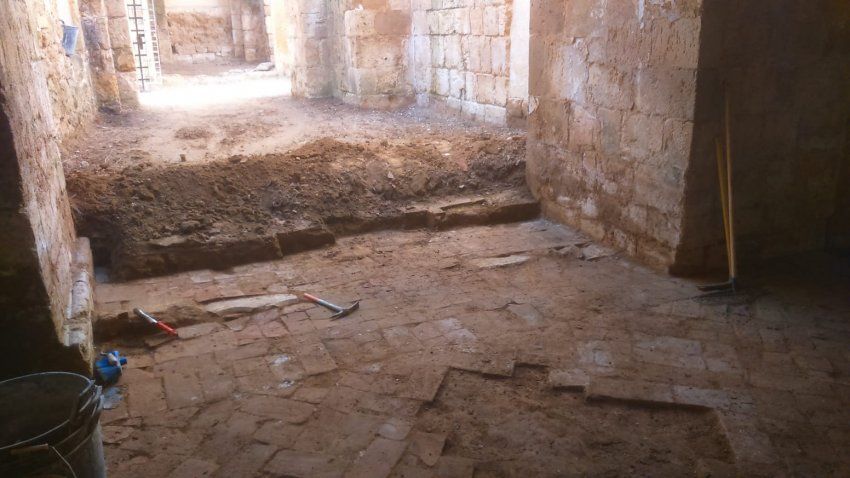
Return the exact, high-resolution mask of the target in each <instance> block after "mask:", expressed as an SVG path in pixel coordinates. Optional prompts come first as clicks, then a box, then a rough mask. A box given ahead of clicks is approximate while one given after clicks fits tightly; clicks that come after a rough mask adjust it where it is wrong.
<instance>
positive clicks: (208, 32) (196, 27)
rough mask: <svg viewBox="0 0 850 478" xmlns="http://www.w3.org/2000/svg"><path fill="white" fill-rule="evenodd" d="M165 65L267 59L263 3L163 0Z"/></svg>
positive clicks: (248, 0) (258, 1)
mask: <svg viewBox="0 0 850 478" xmlns="http://www.w3.org/2000/svg"><path fill="white" fill-rule="evenodd" d="M162 6H163V7H164V15H165V18H166V19H167V23H166V25H165V26H163V25H162V24H160V25H159V27H160V30H166V32H165V34H164V35H165V36H166V37H167V38H168V43H169V44H170V46H171V53H170V54H169V55H168V56H167V57H166V56H163V60H164V61H166V62H169V61H173V62H181V63H203V62H211V61H217V60H222V59H225V60H229V59H244V60H246V61H250V62H254V61H263V60H267V59H268V58H269V43H268V42H269V37H268V35H267V34H266V20H265V9H264V6H263V0H165V1H164V2H163V5H162Z"/></svg>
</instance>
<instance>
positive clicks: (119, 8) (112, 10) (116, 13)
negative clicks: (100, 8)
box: [103, 0, 130, 30]
mask: <svg viewBox="0 0 850 478" xmlns="http://www.w3.org/2000/svg"><path fill="white" fill-rule="evenodd" d="M103 5H104V6H105V7H106V16H107V17H109V18H116V17H124V18H125V20H124V21H125V22H126V21H127V20H126V17H127V3H126V0H103ZM127 28H128V30H129V28H130V27H129V25H128V26H127Z"/></svg>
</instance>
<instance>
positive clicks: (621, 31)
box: [528, 0, 701, 265]
mask: <svg viewBox="0 0 850 478" xmlns="http://www.w3.org/2000/svg"><path fill="white" fill-rule="evenodd" d="M699 15H700V2H699V1H686V2H645V1H642V0H613V1H602V0H566V1H562V0H559V1H555V0H541V1H538V2H534V3H532V12H531V62H530V79H529V88H530V99H529V102H530V106H529V111H530V115H529V139H528V148H529V153H528V182H529V185H530V187H531V189H532V191H533V193H534V194H535V195H536V196H537V197H538V198H540V200H541V202H542V204H543V209H544V211H545V213H546V214H547V215H548V216H550V217H553V218H555V219H558V220H560V221H563V222H565V223H568V224H572V225H574V226H577V227H579V228H580V229H582V230H584V231H586V232H588V233H589V234H591V235H592V236H593V237H594V238H595V239H600V240H604V241H605V242H607V243H609V244H612V245H614V246H616V247H618V248H621V249H623V250H625V251H627V252H628V253H629V254H631V255H634V256H637V257H640V258H642V259H644V260H646V261H648V262H651V263H653V264H657V265H669V264H671V263H672V262H673V259H674V255H675V251H676V248H677V247H678V244H679V242H680V239H681V223H682V217H683V210H682V205H683V195H684V177H685V172H686V171H687V168H688V161H689V157H690V142H691V137H692V134H693V119H694V104H695V99H696V92H697V67H698V59H699V46H700V45H699V34H700V28H701V22H700V17H699Z"/></svg>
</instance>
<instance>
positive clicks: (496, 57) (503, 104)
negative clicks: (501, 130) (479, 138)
mask: <svg viewBox="0 0 850 478" xmlns="http://www.w3.org/2000/svg"><path fill="white" fill-rule="evenodd" d="M521 5H522V6H523V7H525V8H528V5H529V4H528V2H522V3H521ZM414 6H415V9H414V13H413V41H414V48H413V55H414V60H413V61H414V64H415V65H416V72H415V76H414V78H415V86H416V88H417V89H416V91H417V93H418V94H419V98H420V103H428V102H430V101H431V100H434V101H436V102H437V103H438V104H439V103H442V104H445V105H446V106H448V107H449V108H451V109H453V110H456V111H460V112H462V113H463V114H464V115H466V116H469V117H472V118H476V119H479V120H486V121H489V122H493V123H505V122H506V119H507V111H508V108H507V106H508V100H509V96H511V92H512V90H511V86H510V85H511V77H512V74H511V65H512V62H511V52H512V48H511V45H512V41H511V40H512V39H511V37H512V32H513V29H512V26H513V7H514V4H513V1H512V0H486V1H484V0H434V1H430V0H429V1H424V0H416V1H414ZM519 27H520V28H518V29H517V30H516V34H517V35H520V37H523V36H524V38H526V39H527V38H528V37H527V20H526V23H525V24H524V25H519ZM523 27H525V29H523ZM523 32H524V33H523ZM518 43H519V44H520V45H519V46H520V47H521V44H522V42H521V41H518ZM526 45H527V42H526ZM513 51H514V53H515V54H518V55H520V56H519V58H520V59H521V58H522V53H524V52H522V50H521V49H520V48H516V49H513ZM525 58H526V61H527V58H528V57H527V53H525ZM513 65H514V66H521V64H520V63H516V62H514V63H513ZM524 71H527V68H526V69H525V70H524ZM513 78H514V80H515V81H516V82H518V83H521V82H522V81H524V80H525V79H526V78H527V74H523V70H518V71H517V72H514V73H513ZM516 90H517V87H516V86H515V87H514V91H516ZM516 94H517V96H516V97H513V98H511V102H512V105H511V112H512V113H513V114H514V115H515V116H519V117H522V116H523V110H522V102H523V101H524V100H525V99H526V98H525V95H524V94H523V93H522V92H519V93H516ZM423 96H424V98H423Z"/></svg>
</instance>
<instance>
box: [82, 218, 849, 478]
mask: <svg viewBox="0 0 850 478" xmlns="http://www.w3.org/2000/svg"><path fill="white" fill-rule="evenodd" d="M839 264H840V266H839ZM776 268H777V269H776V270H775V271H772V273H771V274H770V275H768V276H766V277H765V278H750V277H748V278H747V279H749V281H748V282H749V284H750V292H749V293H748V294H747V295H744V296H741V297H738V298H736V299H734V300H724V301H719V300H714V301H705V300H697V299H694V297H695V296H697V294H698V291H697V289H696V287H695V285H694V284H693V283H691V282H688V281H684V280H679V279H674V278H670V277H667V276H664V275H660V274H657V273H654V272H652V271H649V270H646V269H644V268H641V267H638V266H635V265H633V264H631V263H630V262H628V261H625V260H622V259H620V258H619V257H617V256H611V255H610V253H608V252H606V251H605V250H604V249H601V248H598V247H597V246H595V245H593V244H588V243H587V242H586V239H585V238H583V237H581V236H580V235H579V234H576V233H574V232H572V231H571V230H570V229H567V228H564V227H561V226H557V225H553V224H550V223H547V222H545V221H535V222H528V223H519V224H511V225H503V226H489V227H472V228H466V229H461V230H453V231H444V232H427V231H416V232H401V231H384V232H378V233H374V234H369V235H363V236H356V237H349V238H344V239H342V240H340V241H339V242H338V244H337V245H336V246H334V247H332V248H330V249H326V250H321V251H311V252H306V253H302V254H297V255H293V256H289V257H288V258H287V259H285V260H281V261H274V262H266V263H258V264H252V265H248V266H243V267H238V268H235V269H233V270H232V271H230V272H227V273H224V272H212V271H197V272H192V273H184V274H179V275H174V276H169V277H161V278H155V279H147V280H141V281H134V282H128V283H123V284H100V285H98V286H97V289H96V301H97V310H98V312H99V314H100V315H101V317H102V318H101V319H100V320H99V321H98V322H97V323H96V329H97V330H98V333H99V334H100V335H101V337H102V340H104V342H103V343H102V346H103V347H106V348H112V347H117V348H119V349H120V350H122V351H123V352H125V353H127V354H128V355H129V365H128V367H129V368H128V369H127V370H126V371H125V374H124V376H123V377H122V379H121V382H120V387H119V388H118V390H119V391H120V393H121V395H122V396H123V398H122V400H120V401H118V402H117V403H116V404H114V405H111V406H110V408H111V409H109V410H107V411H105V412H104V415H103V418H102V424H103V431H104V437H105V441H106V457H107V461H108V463H109V468H110V473H111V475H112V476H122V477H133V476H140V477H142V476H144V477H147V476H165V477H189V476H191V477H195V476H220V477H236V476H240V477H241V476H258V477H278V476H297V477H319V476H362V477H370V478H378V477H385V476H393V477H454V476H458V477H473V476H477V477H480V476H633V475H638V476H690V475H696V476H734V475H735V474H736V473H738V474H740V476H788V475H791V476H847V475H848V474H850V458H848V456H847V453H846V450H847V449H848V447H850V425H848V424H850V411H848V410H850V352H849V351H850V347H848V346H850V321H848V317H850V298H848V295H847V291H848V290H850V275H848V272H847V264H846V261H845V262H844V263H840V262H838V261H837V259H836V258H834V257H820V256H815V257H807V258H804V259H803V260H801V261H799V262H785V263H779V262H777V263H776ZM302 292H311V293H314V294H318V295H320V296H322V297H325V298H328V299H331V300H333V301H336V302H340V303H349V302H350V301H352V300H354V299H362V302H361V308H360V310H359V311H357V312H356V313H354V314H353V315H351V316H348V317H346V318H344V319H341V320H337V321H332V320H329V315H330V314H329V312H328V311H326V310H324V309H322V308H319V307H316V306H314V305H312V304H311V303H307V302H304V301H302V300H300V298H299V297H300V293H302ZM133 307H142V308H146V309H148V310H150V311H153V312H155V313H156V314H157V315H159V316H160V317H161V318H163V319H165V320H166V321H170V322H172V323H174V324H176V325H181V326H182V327H181V329H180V335H181V338H180V339H175V340H167V339H165V338H164V337H162V336H159V335H146V336H140V337H137V336H135V335H134V334H133V332H134V331H139V330H143V329H144V327H145V326H144V325H142V324H141V323H140V322H139V321H138V320H137V319H130V318H128V317H127V316H126V313H127V312H128V311H129V310H131V309H132V308H133ZM193 323H194V325H189V324H193ZM116 334H117V335H116ZM117 337H120V339H119V338H117Z"/></svg>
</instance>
